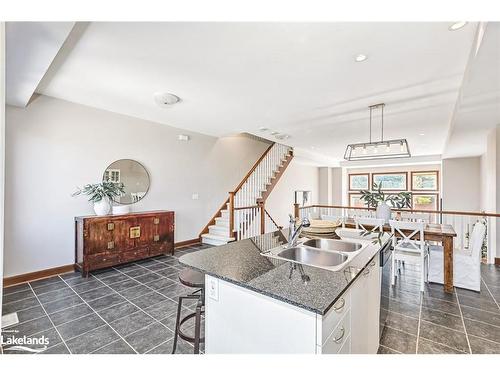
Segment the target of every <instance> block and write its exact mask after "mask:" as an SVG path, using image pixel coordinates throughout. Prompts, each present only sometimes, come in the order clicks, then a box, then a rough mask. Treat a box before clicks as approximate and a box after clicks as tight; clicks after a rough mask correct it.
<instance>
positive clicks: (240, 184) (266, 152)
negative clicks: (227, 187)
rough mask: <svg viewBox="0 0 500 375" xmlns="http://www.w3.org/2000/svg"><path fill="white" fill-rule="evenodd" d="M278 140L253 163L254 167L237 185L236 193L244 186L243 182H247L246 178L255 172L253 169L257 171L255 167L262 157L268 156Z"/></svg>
mask: <svg viewBox="0 0 500 375" xmlns="http://www.w3.org/2000/svg"><path fill="white" fill-rule="evenodd" d="M275 143H276V142H273V143H271V144H270V145H269V147H268V148H267V150H266V151H265V152H264V153H263V154H262V156H261V157H260V158H259V160H257V161H256V162H255V164H254V165H253V167H252V169H250V170H249V171H248V173H247V174H246V176H245V177H243V180H241V182H240V183H239V185H238V186H236V189H234V193H237V192H238V191H239V190H240V189H241V187H242V186H243V184H244V183H245V182H246V180H247V179H248V178H249V177H250V175H251V174H252V173H253V171H255V169H256V168H257V166H258V165H259V163H260V162H261V161H262V159H264V158H265V157H266V155H267V154H268V153H269V151H271V149H272V148H273V146H274V144H275Z"/></svg>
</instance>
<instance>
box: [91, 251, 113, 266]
mask: <svg viewBox="0 0 500 375" xmlns="http://www.w3.org/2000/svg"><path fill="white" fill-rule="evenodd" d="M86 261H87V262H88V264H89V265H90V267H91V268H103V267H109V266H112V265H115V264H117V263H119V261H120V257H119V254H118V253H100V254H92V255H88V256H87V257H86Z"/></svg>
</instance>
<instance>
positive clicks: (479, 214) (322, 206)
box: [299, 204, 500, 217]
mask: <svg viewBox="0 0 500 375" xmlns="http://www.w3.org/2000/svg"><path fill="white" fill-rule="evenodd" d="M315 207H317V208H345V209H348V210H370V211H375V208H373V207H351V206H330V205H324V204H313V205H310V206H304V207H299V209H300V210H303V209H306V208H315ZM391 210H393V211H403V212H416V213H426V214H439V215H463V216H486V217H500V214H497V213H488V212H470V211H436V210H413V209H408V208H391Z"/></svg>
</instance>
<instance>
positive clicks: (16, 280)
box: [3, 264, 75, 287]
mask: <svg viewBox="0 0 500 375" xmlns="http://www.w3.org/2000/svg"><path fill="white" fill-rule="evenodd" d="M74 270H75V265H74V264H68V265H66V266H59V267H54V268H49V269H46V270H41V271H35V272H30V273H24V274H22V275H16V276H11V277H5V278H4V279H3V286H4V287H8V286H12V285H17V284H22V283H26V282H29V281H35V280H39V279H46V278H47V277H52V276H55V275H59V274H62V273H68V272H73V271H74Z"/></svg>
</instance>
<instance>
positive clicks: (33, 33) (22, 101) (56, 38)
mask: <svg viewBox="0 0 500 375" xmlns="http://www.w3.org/2000/svg"><path fill="white" fill-rule="evenodd" d="M74 24H75V23H74V22H7V24H6V27H5V29H6V30H5V31H6V32H5V34H6V47H7V53H6V61H5V63H6V79H5V81H6V82H5V84H6V88H5V91H6V98H5V100H6V102H7V104H10V105H15V106H18V107H24V106H26V105H27V104H28V102H29V100H30V98H31V96H32V95H33V92H34V91H35V89H36V88H37V86H38V84H39V83H40V80H41V79H42V78H43V76H44V75H45V73H46V72H47V69H48V68H49V66H50V64H51V63H52V61H53V60H54V57H55V56H56V54H57V52H58V51H59V49H60V48H61V46H62V44H63V43H64V41H65V40H66V38H67V36H68V34H69V33H70V31H71V29H72V28H73V26H74Z"/></svg>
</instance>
